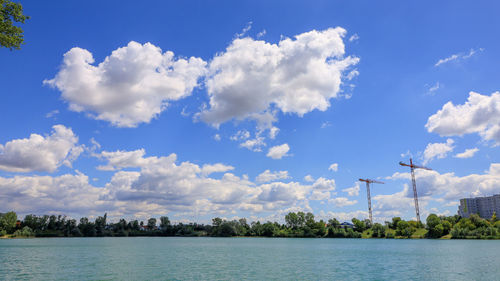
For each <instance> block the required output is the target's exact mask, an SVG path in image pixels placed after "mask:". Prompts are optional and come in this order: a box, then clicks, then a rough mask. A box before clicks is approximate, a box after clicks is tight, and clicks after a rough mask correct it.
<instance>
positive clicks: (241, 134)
mask: <svg viewBox="0 0 500 281" xmlns="http://www.w3.org/2000/svg"><path fill="white" fill-rule="evenodd" d="M249 137H250V132H249V131H247V130H239V131H238V132H236V134H234V135H232V136H231V137H230V139H231V140H232V141H239V140H246V139H248V138H249Z"/></svg>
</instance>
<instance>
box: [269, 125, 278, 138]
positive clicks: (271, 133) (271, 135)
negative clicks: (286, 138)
mask: <svg viewBox="0 0 500 281" xmlns="http://www.w3.org/2000/svg"><path fill="white" fill-rule="evenodd" d="M279 132H280V129H279V128H277V127H271V129H269V138H270V139H272V140H273V139H275V138H276V136H277V135H278V133H279Z"/></svg>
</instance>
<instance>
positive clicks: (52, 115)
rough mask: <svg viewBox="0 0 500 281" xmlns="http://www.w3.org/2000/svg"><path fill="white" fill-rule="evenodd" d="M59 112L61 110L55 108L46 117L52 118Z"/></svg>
mask: <svg viewBox="0 0 500 281" xmlns="http://www.w3.org/2000/svg"><path fill="white" fill-rule="evenodd" d="M57 114H59V110H57V109H54V110H52V111H51V112H49V113H47V114H45V118H52V117H55V116H56V115H57Z"/></svg>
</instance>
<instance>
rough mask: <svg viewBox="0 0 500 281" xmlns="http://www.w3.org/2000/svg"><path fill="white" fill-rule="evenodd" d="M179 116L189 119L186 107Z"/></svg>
mask: <svg viewBox="0 0 500 281" xmlns="http://www.w3.org/2000/svg"><path fill="white" fill-rule="evenodd" d="M181 115H182V116H184V117H189V115H190V113H189V112H187V111H186V107H183V108H182V111H181Z"/></svg>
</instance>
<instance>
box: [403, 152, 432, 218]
mask: <svg viewBox="0 0 500 281" xmlns="http://www.w3.org/2000/svg"><path fill="white" fill-rule="evenodd" d="M399 165H401V166H405V167H410V171H411V183H412V186H413V202H414V203H415V213H416V215H417V222H419V223H420V208H419V206H418V194H417V181H416V180H415V169H424V170H432V169H430V168H427V167H424V166H418V165H415V164H413V159H411V158H410V164H409V165H408V164H406V163H403V162H399Z"/></svg>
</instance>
